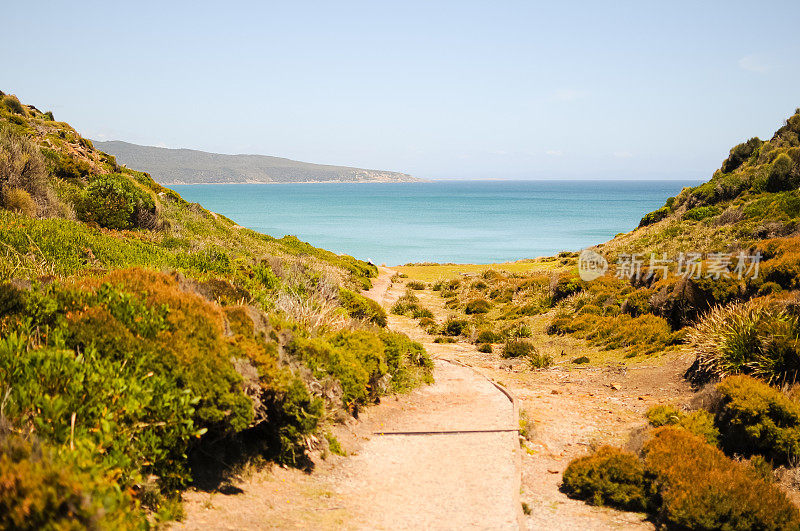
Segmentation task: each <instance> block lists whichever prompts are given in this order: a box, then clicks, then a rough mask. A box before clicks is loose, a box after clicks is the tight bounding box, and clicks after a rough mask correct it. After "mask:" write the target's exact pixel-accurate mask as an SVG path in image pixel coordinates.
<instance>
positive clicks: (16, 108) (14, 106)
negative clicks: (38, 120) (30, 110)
mask: <svg viewBox="0 0 800 531" xmlns="http://www.w3.org/2000/svg"><path fill="white" fill-rule="evenodd" d="M2 103H3V106H4V107H5V108H6V109H8V110H9V111H10V112H13V113H15V114H22V115H26V114H27V112H26V111H25V107H23V106H22V103H20V101H19V100H18V99H17V97H16V96H12V95H11V94H7V95H5V96H3V98H2Z"/></svg>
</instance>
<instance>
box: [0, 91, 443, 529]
mask: <svg viewBox="0 0 800 531" xmlns="http://www.w3.org/2000/svg"><path fill="white" fill-rule="evenodd" d="M0 207H2V208H0V338H2V339H0V394H2V398H0V400H1V401H2V406H1V407H0V485H2V487H0V527H2V528H41V527H51V528H61V527H64V526H68V527H70V528H72V527H76V528H138V527H148V526H149V525H150V524H151V523H153V522H155V521H158V520H169V519H173V518H175V517H177V516H179V515H180V496H179V493H180V491H181V489H183V488H185V487H186V486H187V485H189V484H191V483H192V482H194V483H200V484H203V483H209V482H210V483H211V484H215V483H218V482H220V481H224V480H225V478H226V477H227V476H228V475H229V474H231V473H233V472H235V470H237V469H238V468H239V467H241V466H242V465H243V464H245V463H247V462H249V461H253V460H254V461H255V462H258V461H260V460H264V459H268V460H273V461H277V462H281V463H286V464H290V465H294V466H308V465H309V461H308V459H307V457H306V453H307V451H308V450H309V449H311V448H312V447H313V448H314V449H317V450H320V451H325V450H326V445H327V444H328V442H327V439H326V437H323V436H322V435H324V434H325V431H326V425H327V424H328V423H330V422H332V419H335V418H339V419H345V418H346V417H347V416H348V415H355V414H357V413H358V410H359V408H361V407H363V406H364V405H366V404H369V403H372V402H374V401H376V400H377V399H378V397H379V396H380V395H382V394H385V393H390V392H401V391H405V390H408V389H410V388H412V387H414V386H416V385H419V384H420V383H423V382H429V381H431V367H432V366H431V362H430V359H429V358H428V356H427V354H426V353H425V351H424V350H423V349H422V347H421V346H420V345H418V344H416V343H412V342H411V341H409V340H408V338H407V337H405V336H403V335H400V334H396V333H393V332H390V331H388V330H386V329H385V325H386V316H385V313H384V312H383V310H382V308H380V307H379V306H378V305H377V304H375V303H374V302H372V301H370V300H368V299H366V298H364V297H363V296H361V295H360V294H359V291H360V290H361V289H363V288H367V287H369V286H370V278H371V277H374V276H375V274H376V272H377V270H376V268H375V266H374V265H372V264H368V263H365V262H363V261H360V260H357V259H355V258H353V257H350V256H345V255H336V254H334V253H331V252H329V251H325V250H323V249H318V248H315V247H313V246H311V245H309V244H307V243H304V242H301V241H299V240H298V239H297V238H295V237H292V236H286V237H283V238H273V237H271V236H267V235H264V234H259V233H256V232H253V231H251V230H248V229H244V228H242V227H240V226H238V225H236V224H235V223H234V222H233V221H231V220H229V219H227V218H225V217H223V216H220V215H218V214H215V213H213V212H209V211H208V210H206V209H204V208H203V207H202V206H200V205H198V204H192V203H188V202H186V201H184V200H183V199H182V198H181V197H180V195H178V194H177V193H175V192H173V191H171V190H169V189H167V188H164V187H163V186H161V185H160V184H158V183H156V182H155V181H154V180H153V179H152V178H151V177H150V175H148V174H147V173H143V172H139V171H135V170H132V169H129V168H126V167H122V166H120V165H119V164H118V163H117V161H116V159H115V158H114V157H113V156H112V155H109V154H107V153H104V152H102V151H99V150H98V149H96V148H95V147H94V145H93V144H92V142H91V141H89V140H87V139H85V138H82V137H81V136H80V135H79V134H78V133H77V132H76V131H75V130H74V129H73V128H71V127H70V126H69V125H68V124H66V123H63V122H58V121H55V119H54V117H53V115H52V113H49V112H41V111H40V110H38V109H36V108H35V107H33V106H30V105H24V104H22V103H21V102H20V101H19V100H18V99H17V98H16V97H14V96H12V95H6V94H3V93H0ZM315 434H316V435H317V436H315Z"/></svg>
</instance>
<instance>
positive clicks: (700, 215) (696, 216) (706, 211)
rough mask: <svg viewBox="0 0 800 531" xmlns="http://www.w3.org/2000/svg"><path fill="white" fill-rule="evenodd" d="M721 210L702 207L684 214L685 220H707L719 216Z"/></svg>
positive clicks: (712, 207)
mask: <svg viewBox="0 0 800 531" xmlns="http://www.w3.org/2000/svg"><path fill="white" fill-rule="evenodd" d="M720 213H721V210H720V209H719V208H717V207H714V206H701V207H695V208H692V209H690V210H687V211H686V212H685V213H684V214H683V219H691V220H693V221H702V220H704V219H706V218H711V217H714V216H717V215H719V214H720Z"/></svg>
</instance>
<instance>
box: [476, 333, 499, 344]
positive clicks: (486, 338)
mask: <svg viewBox="0 0 800 531" xmlns="http://www.w3.org/2000/svg"><path fill="white" fill-rule="evenodd" d="M500 339H502V336H500V335H499V334H495V333H494V332H493V331H492V330H481V331H480V332H478V337H476V338H475V343H497V342H498V341H500Z"/></svg>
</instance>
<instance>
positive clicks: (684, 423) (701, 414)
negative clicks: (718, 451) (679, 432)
mask: <svg viewBox="0 0 800 531" xmlns="http://www.w3.org/2000/svg"><path fill="white" fill-rule="evenodd" d="M646 416H647V420H648V421H649V422H650V425H651V426H654V427H656V428H660V427H661V426H679V427H681V428H684V429H685V430H688V431H689V432H691V433H694V434H695V435H697V436H699V437H702V438H703V439H704V440H705V441H706V442H707V443H709V444H713V445H716V444H717V443H718V442H719V430H718V429H717V428H716V427H715V426H714V417H713V415H711V413H709V412H708V411H706V410H704V409H698V410H696V411H692V412H690V413H684V412H683V411H679V410H678V409H675V408H674V407H672V406H664V405H659V406H653V407H651V408H650V409H649V410H648V411H647V414H646Z"/></svg>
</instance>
